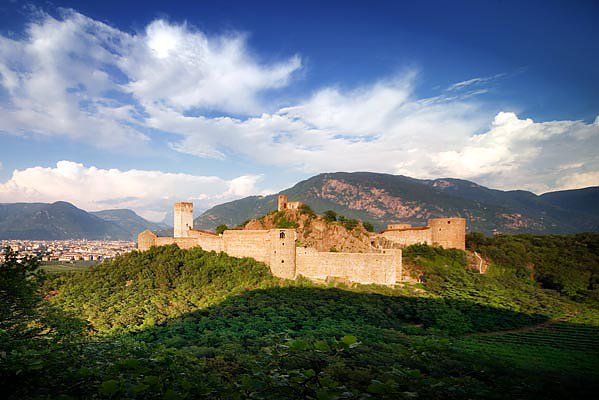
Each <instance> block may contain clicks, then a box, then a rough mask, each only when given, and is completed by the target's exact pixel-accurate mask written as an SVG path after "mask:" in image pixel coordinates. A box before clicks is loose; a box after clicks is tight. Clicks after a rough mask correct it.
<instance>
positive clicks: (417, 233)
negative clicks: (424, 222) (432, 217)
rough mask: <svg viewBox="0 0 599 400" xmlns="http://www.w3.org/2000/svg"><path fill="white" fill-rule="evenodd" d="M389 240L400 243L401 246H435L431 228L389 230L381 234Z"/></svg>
mask: <svg viewBox="0 0 599 400" xmlns="http://www.w3.org/2000/svg"><path fill="white" fill-rule="evenodd" d="M381 236H382V237H384V238H385V239H387V240H390V241H392V242H395V243H399V244H400V245H401V246H411V245H413V244H420V243H422V244H433V235H432V231H431V229H430V228H429V227H418V228H407V229H395V230H390V231H389V230H388V231H384V232H383V233H381Z"/></svg>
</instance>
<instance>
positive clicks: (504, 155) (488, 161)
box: [0, 10, 599, 216]
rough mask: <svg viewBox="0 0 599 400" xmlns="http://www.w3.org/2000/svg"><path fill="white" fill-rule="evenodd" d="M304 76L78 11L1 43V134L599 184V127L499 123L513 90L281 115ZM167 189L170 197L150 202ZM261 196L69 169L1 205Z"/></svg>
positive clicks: (367, 97)
mask: <svg viewBox="0 0 599 400" xmlns="http://www.w3.org/2000/svg"><path fill="white" fill-rule="evenodd" d="M301 69H302V59H301V57H300V56H298V55H296V54H290V55H288V56H286V57H283V58H282V59H279V60H275V61H269V62H264V61H263V60H261V59H260V57H258V56H257V55H256V54H255V52H253V51H252V50H251V49H250V47H249V45H248V37H247V36H246V35H244V34H242V33H238V32H228V33H225V34H221V35H212V36H210V35H207V34H205V33H203V32H201V31H199V30H197V29H195V28H194V27H192V26H189V25H187V24H177V23H171V22H168V21H165V20H156V21H153V22H151V23H150V24H148V25H147V26H146V27H145V29H143V30H142V31H140V32H134V33H130V32H125V31H122V30H119V29H116V28H113V27H111V26H109V25H107V24H105V23H102V22H98V21H95V20H93V19H90V18H88V17H86V16H84V15H81V14H79V13H77V12H75V11H72V10H70V11H64V13H63V15H62V16H61V17H60V18H54V17H51V16H49V15H45V14H42V15H40V16H38V17H37V18H35V19H34V20H33V21H32V22H31V23H30V24H29V26H28V27H27V29H26V31H25V33H24V35H23V37H21V38H19V39H13V38H8V37H3V36H0V133H2V132H3V133H4V134H13V135H23V136H25V137H27V136H28V135H47V136H64V137H67V138H70V139H72V140H77V141H83V142H88V143H93V144H94V145H96V146H98V147H101V148H106V149H112V148H116V149H119V148H120V149H122V148H127V147H131V148H133V147H134V148H136V149H138V148H140V146H143V145H144V143H150V142H152V140H154V139H152V137H150V136H149V135H148V132H149V131H150V130H151V131H152V132H155V133H156V134H157V135H164V138H168V139H167V140H168V141H169V144H168V146H169V148H168V149H165V151H172V150H175V151H177V152H180V153H185V154H191V155H193V156H197V157H202V158H213V159H228V158H242V159H244V160H249V161H250V162H251V163H252V164H253V165H256V166H263V165H274V166H277V167H280V168H282V169H284V170H286V171H299V172H298V173H299V174H311V173H317V172H324V171H334V170H344V171H358V170H369V171H378V172H388V173H396V174H405V175H409V176H413V177H419V178H434V177H456V178H465V179H472V180H475V181H477V182H479V183H481V184H485V185H489V186H492V187H496V188H502V189H513V188H521V189H529V190H533V191H536V192H544V191H547V190H552V189H564V188H575V187H580V186H587V185H597V184H599V158H598V155H597V154H596V153H597V152H596V149H597V148H599V117H598V118H597V119H596V120H595V121H594V122H593V123H585V122H583V121H568V120H562V121H533V120H532V119H530V118H526V117H522V116H518V115H517V114H515V113H513V112H510V111H502V112H499V113H496V112H493V113H491V112H489V111H488V107H487V106H486V105H485V103H484V102H483V101H481V99H480V95H481V94H482V93H484V92H485V85H486V84H488V83H489V82H490V81H492V80H495V79H498V78H502V77H504V76H505V74H497V75H495V76H491V77H483V78H472V79H469V80H466V81H463V82H458V83H455V84H453V85H450V86H449V87H448V88H447V89H446V90H445V91H443V92H441V93H440V94H439V95H437V96H434V97H427V98H422V97H419V96H418V95H417V90H416V88H417V85H418V84H419V82H421V78H420V77H419V76H418V74H417V73H416V72H415V71H404V72H401V73H398V74H396V75H394V76H391V77H386V78H382V79H380V80H378V81H376V82H371V83H369V84H364V85H362V86H357V87H349V88H348V87H339V86H335V85H329V86H324V87H321V88H318V89H316V90H314V91H313V92H311V93H305V94H304V95H303V96H302V97H300V98H296V99H292V100H289V99H286V100H285V102H283V101H278V100H277V99H278V98H281V97H282V95H281V92H282V91H284V90H285V89H286V88H289V87H290V86H292V85H294V84H297V81H296V79H295V77H296V75H297V73H298V71H300V70H301ZM279 95H281V96H279ZM152 179H156V180H157V182H158V184H157V185H156V186H157V188H156V189H153V188H149V187H147V186H150V185H148V184H147V181H146V180H150V181H151V180H152ZM47 182H51V183H52V184H49V183H47ZM144 182H146V183H144ZM256 182H257V178H256V177H255V176H240V177H239V178H237V180H225V179H221V178H217V177H204V176H194V175H186V174H169V173H162V172H159V171H138V170H130V171H119V170H112V169H110V170H102V169H97V168H95V167H86V166H84V165H81V164H77V163H72V162H68V161H61V162H59V163H58V164H57V165H56V167H52V168H44V167H32V168H28V169H25V170H22V171H15V172H14V173H13V176H12V178H11V179H10V180H9V181H8V182H6V183H4V184H2V186H0V199H3V200H2V201H17V200H27V201H34V200H35V201H50V200H54V199H56V200H57V199H66V200H73V201H75V202H76V204H78V205H80V206H82V207H84V208H88V209H98V208H105V207H102V204H108V203H109V202H111V203H112V204H118V206H119V207H132V208H135V209H136V210H139V211H141V212H142V213H145V215H147V216H149V215H150V213H155V212H157V210H158V207H159V205H160V204H166V203H167V202H168V201H171V200H172V199H171V197H172V198H190V197H192V198H198V199H199V198H201V197H202V196H205V198H206V199H209V202H217V201H221V200H222V201H224V200H226V199H230V198H233V197H235V196H237V197H239V196H243V195H246V194H251V193H254V192H256V191H258V189H257V187H256ZM291 183H292V182H290V184H291ZM83 187H85V190H83V189H82V188H83ZM105 187H108V188H111V190H110V193H109V192H108V191H107V190H106V189H104V188H105ZM181 187H193V190H192V189H189V190H183V191H181V190H182V189H181ZM112 188H116V189H117V190H114V193H113V190H112ZM241 188H243V189H241ZM164 194H167V195H168V196H169V198H168V199H164V198H162V196H163V195H164ZM119 199H128V200H122V201H120V202H119ZM103 202H104V203H103Z"/></svg>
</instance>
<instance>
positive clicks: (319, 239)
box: [243, 204, 373, 252]
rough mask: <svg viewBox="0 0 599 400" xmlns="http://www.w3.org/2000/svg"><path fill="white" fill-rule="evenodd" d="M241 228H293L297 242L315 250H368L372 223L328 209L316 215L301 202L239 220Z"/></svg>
mask: <svg viewBox="0 0 599 400" xmlns="http://www.w3.org/2000/svg"><path fill="white" fill-rule="evenodd" d="M243 228H244V229H273V228H288V229H289V228H293V229H295V230H296V232H297V235H298V244H299V245H301V246H308V247H311V248H315V249H317V250H319V251H330V250H331V249H334V250H336V251H346V252H368V251H370V248H371V245H370V237H369V235H368V232H369V229H370V230H372V229H373V227H372V224H370V223H368V222H362V221H359V220H356V219H352V218H347V217H345V216H343V215H339V214H337V213H336V212H334V211H332V210H328V211H325V212H324V214H323V215H318V214H316V213H315V212H314V211H312V209H311V208H310V207H309V206H308V205H306V204H304V205H302V207H300V209H299V210H282V211H272V212H270V213H268V214H266V215H263V216H261V217H259V218H256V219H252V220H249V221H246V222H244V223H243Z"/></svg>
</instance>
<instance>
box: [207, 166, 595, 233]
mask: <svg viewBox="0 0 599 400" xmlns="http://www.w3.org/2000/svg"><path fill="white" fill-rule="evenodd" d="M590 191H591V193H592V195H593V196H594V193H596V190H594V189H593V188H590ZM281 193H283V194H286V195H288V196H289V199H290V200H299V201H303V202H305V203H307V204H308V205H309V206H310V207H312V209H313V210H314V211H316V212H318V213H322V212H324V211H325V210H333V211H336V212H338V213H339V214H343V215H346V216H347V217H350V218H356V219H360V220H363V221H370V222H372V223H373V224H374V225H375V227H376V228H377V229H382V228H383V227H384V226H386V224H388V223H392V222H407V223H411V224H413V225H424V224H426V221H427V220H428V219H429V218H435V217H444V216H461V217H464V218H466V219H467V221H468V227H469V229H470V230H471V231H479V232H485V233H497V232H502V233H522V232H528V233H572V232H587V231H599V212H597V210H596V209H594V208H593V207H592V206H584V207H578V206H577V204H579V203H580V202H578V203H577V201H576V196H574V194H575V193H574V192H573V193H571V194H570V193H566V194H562V195H561V200H560V201H559V202H558V201H557V200H555V201H548V199H551V198H552V197H551V195H550V194H545V195H543V196H537V195H535V194H534V193H531V192H527V191H501V190H494V189H489V188H486V187H484V186H480V185H477V184H476V183H474V182H470V181H465V180H458V179H436V180H419V179H413V178H409V177H406V176H401V175H389V174H379V173H370V172H355V173H346V172H337V173H326V174H320V175H316V176H314V177H312V178H310V179H307V180H305V181H302V182H299V183H298V184H296V185H295V186H293V187H292V188H289V189H286V190H283V191H282V192H281ZM589 203H590V202H588V201H585V202H584V204H589ZM272 210H276V195H270V196H252V197H247V198H244V199H240V200H236V201H232V202H229V203H225V204H221V205H218V206H216V207H213V208H211V209H210V210H208V211H206V212H205V213H204V214H202V215H201V216H200V217H198V218H197V219H196V220H195V225H196V227H198V228H201V229H214V228H215V227H216V226H218V225H220V224H226V225H228V226H235V225H238V224H240V223H242V222H244V221H245V220H248V219H251V218H256V217H259V216H261V215H264V214H266V213H267V212H269V211H272Z"/></svg>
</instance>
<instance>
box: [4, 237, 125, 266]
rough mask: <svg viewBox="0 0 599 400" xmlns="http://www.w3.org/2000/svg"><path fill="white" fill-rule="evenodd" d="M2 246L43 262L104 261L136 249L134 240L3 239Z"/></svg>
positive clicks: (21, 255)
mask: <svg viewBox="0 0 599 400" xmlns="http://www.w3.org/2000/svg"><path fill="white" fill-rule="evenodd" d="M0 246H1V248H2V249H5V248H6V247H10V248H11V249H12V250H14V251H17V252H18V253H19V257H25V256H37V257H39V258H40V260H41V261H42V262H51V261H59V262H74V261H103V260H106V259H110V258H114V257H116V256H118V255H120V254H124V253H128V252H130V251H132V250H135V243H134V242H127V241H120V240H118V241H105V240H85V239H78V240H2V241H0ZM1 253H3V252H1ZM0 261H4V254H0Z"/></svg>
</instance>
